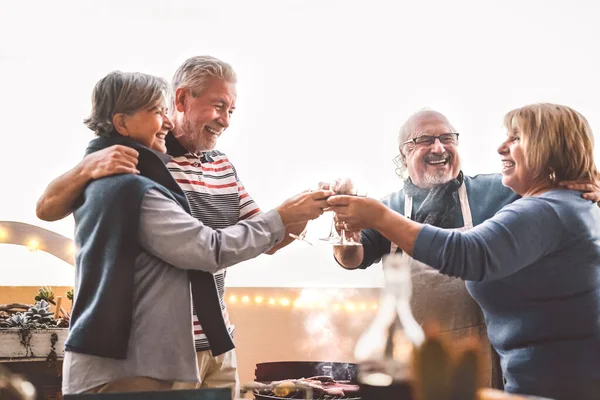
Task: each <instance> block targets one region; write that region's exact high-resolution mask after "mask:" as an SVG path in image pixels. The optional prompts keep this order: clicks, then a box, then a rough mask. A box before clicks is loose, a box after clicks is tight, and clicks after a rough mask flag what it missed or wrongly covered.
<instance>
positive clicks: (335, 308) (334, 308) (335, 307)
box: [333, 304, 342, 311]
mask: <svg viewBox="0 0 600 400" xmlns="http://www.w3.org/2000/svg"><path fill="white" fill-rule="evenodd" d="M340 308H342V306H340V305H339V304H334V305H333V310H334V311H339V310H340Z"/></svg>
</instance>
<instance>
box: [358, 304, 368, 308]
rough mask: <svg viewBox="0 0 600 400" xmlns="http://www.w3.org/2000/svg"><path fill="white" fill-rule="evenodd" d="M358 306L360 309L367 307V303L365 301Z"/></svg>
mask: <svg viewBox="0 0 600 400" xmlns="http://www.w3.org/2000/svg"><path fill="white" fill-rule="evenodd" d="M358 308H360V309H361V310H365V309H366V308H367V305H366V304H365V303H360V306H358Z"/></svg>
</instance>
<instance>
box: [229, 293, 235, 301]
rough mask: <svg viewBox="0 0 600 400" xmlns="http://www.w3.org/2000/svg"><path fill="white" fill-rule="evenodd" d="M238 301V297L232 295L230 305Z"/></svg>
mask: <svg viewBox="0 0 600 400" xmlns="http://www.w3.org/2000/svg"><path fill="white" fill-rule="evenodd" d="M236 301H237V296H236V295H235V294H232V295H231V296H229V302H230V303H235V302H236Z"/></svg>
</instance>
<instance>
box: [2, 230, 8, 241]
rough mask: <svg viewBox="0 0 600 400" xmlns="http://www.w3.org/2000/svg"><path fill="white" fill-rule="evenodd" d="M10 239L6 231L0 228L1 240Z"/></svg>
mask: <svg viewBox="0 0 600 400" xmlns="http://www.w3.org/2000/svg"><path fill="white" fill-rule="evenodd" d="M7 237H8V232H7V231H6V229H4V228H2V227H0V240H5V239H6V238H7Z"/></svg>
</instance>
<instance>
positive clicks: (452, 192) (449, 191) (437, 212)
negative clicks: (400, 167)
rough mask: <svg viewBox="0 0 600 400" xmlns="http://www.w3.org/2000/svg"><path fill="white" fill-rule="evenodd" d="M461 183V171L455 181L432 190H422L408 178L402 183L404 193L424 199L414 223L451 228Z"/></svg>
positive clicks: (458, 205) (457, 204) (457, 205)
mask: <svg viewBox="0 0 600 400" xmlns="http://www.w3.org/2000/svg"><path fill="white" fill-rule="evenodd" d="M462 183H463V173H462V171H460V172H459V173H458V176H457V177H456V178H455V179H452V180H450V181H449V182H446V183H444V184H443V185H440V186H436V187H434V188H432V189H422V188H420V187H418V186H416V185H415V184H414V183H412V181H411V179H410V178H408V179H407V180H406V181H404V193H406V194H407V195H409V196H411V197H413V198H414V197H425V200H424V201H423V203H422V204H421V207H419V209H418V210H417V213H416V215H415V221H416V222H420V223H423V224H429V225H433V226H437V227H439V228H451V227H452V225H453V223H454V215H455V209H456V207H460V204H459V199H458V188H459V187H460V185H462ZM409 217H410V216H409Z"/></svg>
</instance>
